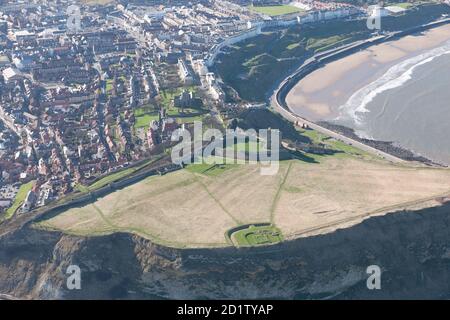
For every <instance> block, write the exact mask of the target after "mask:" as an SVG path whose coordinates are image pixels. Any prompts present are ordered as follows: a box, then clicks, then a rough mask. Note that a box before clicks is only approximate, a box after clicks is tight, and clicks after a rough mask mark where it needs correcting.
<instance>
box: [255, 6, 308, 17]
mask: <svg viewBox="0 0 450 320" xmlns="http://www.w3.org/2000/svg"><path fill="white" fill-rule="evenodd" d="M249 9H250V10H252V11H255V12H258V13H263V14H266V15H268V16H280V15H283V14H288V13H294V12H302V11H303V10H302V9H300V8H297V7H294V6H290V5H281V6H262V7H255V6H249Z"/></svg>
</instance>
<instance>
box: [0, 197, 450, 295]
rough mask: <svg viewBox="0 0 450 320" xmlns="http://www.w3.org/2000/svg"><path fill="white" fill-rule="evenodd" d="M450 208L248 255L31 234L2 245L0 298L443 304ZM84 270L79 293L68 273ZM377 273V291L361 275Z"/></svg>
mask: <svg viewBox="0 0 450 320" xmlns="http://www.w3.org/2000/svg"><path fill="white" fill-rule="evenodd" d="M449 227H450V206H449V205H447V206H442V207H439V208H432V209H426V210H421V211H416V212H400V213H395V214H389V215H386V216H383V217H374V218H370V219H368V220H366V221H364V222H363V223H361V224H359V225H356V226H354V227H351V228H347V229H342V230H338V231H336V232H334V233H330V234H326V235H320V236H314V237H308V238H302V239H298V240H294V241H289V242H286V243H284V244H282V245H278V246H272V247H266V248H253V249H235V248H221V249H189V250H179V249H171V248H166V247H161V246H159V245H155V244H153V243H151V242H150V241H148V240H145V239H142V238H140V237H138V236H134V235H129V234H114V235H110V236H102V237H89V238H88V237H76V236H69V235H64V234H61V233H57V232H45V231H39V230H34V229H31V228H29V227H27V226H25V227H22V228H19V229H18V230H15V231H13V232H9V233H6V234H4V235H3V236H2V237H1V238H0V293H3V294H9V295H12V296H15V297H20V298H48V299H64V298H75V299H82V298H83V299H84V298H105V299H109V298H123V299H126V298H138V299H140V298H145V299H151V298H153V299H157V298H327V297H334V298H342V299H346V298H368V299H371V298H448V297H449V296H450V231H449V230H450V229H449ZM72 264H75V265H78V266H79V267H80V268H81V290H68V289H67V287H66V279H67V275H66V270H67V267H68V266H69V265H72ZM373 264H375V265H379V266H380V268H381V270H382V275H381V290H368V289H367V287H366V280H367V278H368V276H369V275H368V274H366V268H367V267H368V266H369V265H373Z"/></svg>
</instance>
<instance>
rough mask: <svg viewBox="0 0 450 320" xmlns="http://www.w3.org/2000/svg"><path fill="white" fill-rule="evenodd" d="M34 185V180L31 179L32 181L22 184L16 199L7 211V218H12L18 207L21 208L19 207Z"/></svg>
mask: <svg viewBox="0 0 450 320" xmlns="http://www.w3.org/2000/svg"><path fill="white" fill-rule="evenodd" d="M33 185H34V181H30V182H28V183H25V184H23V185H21V186H20V188H19V192H17V195H16V197H15V199H14V202H13V204H12V205H11V207H9V208H8V210H6V212H5V219H10V218H11V217H12V216H13V215H14V213H15V212H16V211H17V209H19V207H20V206H21V205H22V203H23V202H24V200H25V198H26V196H27V194H28V191H30V190H31V189H32V188H33Z"/></svg>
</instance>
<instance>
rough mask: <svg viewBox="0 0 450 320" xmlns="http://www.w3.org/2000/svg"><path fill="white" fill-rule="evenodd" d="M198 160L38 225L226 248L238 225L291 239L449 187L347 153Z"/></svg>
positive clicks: (444, 176)
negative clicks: (275, 162)
mask: <svg viewBox="0 0 450 320" xmlns="http://www.w3.org/2000/svg"><path fill="white" fill-rule="evenodd" d="M315 138H316V137H315ZM329 143H332V142H330V141H329ZM196 166H197V165H191V166H189V167H188V168H187V169H185V170H180V171H176V172H173V173H170V174H167V175H165V176H156V177H150V178H147V179H145V180H143V181H141V182H138V183H136V184H134V185H132V186H129V187H126V188H124V189H122V190H119V191H116V192H114V193H111V194H109V195H107V196H105V197H102V198H99V199H98V200H97V201H96V202H95V203H93V204H89V205H85V206H83V207H80V208H72V209H70V210H67V211H66V212H63V213H61V214H59V215H57V216H55V217H53V218H51V219H49V220H46V221H42V222H40V223H39V224H38V227H41V228H45V229H50V230H62V231H64V232H67V233H71V234H78V235H102V234H109V233H113V232H131V233H136V234H139V235H141V236H143V237H146V238H148V239H152V240H154V241H156V242H158V243H161V244H165V245H169V246H175V247H211V246H227V245H229V243H228V242H227V240H226V237H225V232H227V230H230V229H232V228H235V227H238V226H241V225H247V224H255V223H272V224H273V225H274V226H275V227H277V228H278V229H279V230H280V231H281V233H282V237H283V238H284V239H291V238H294V237H299V236H303V235H306V234H318V233H324V232H330V231H332V230H335V229H337V228H340V227H345V226H350V225H353V224H356V223H359V222H360V221H361V220H362V219H364V218H366V217H368V216H370V215H378V214H385V213H387V212H393V211H398V210H402V209H405V208H420V207H429V206H434V205H439V201H438V200H437V198H439V197H441V196H443V195H446V194H449V193H450V170H447V169H436V168H425V167H417V166H415V167H408V166H404V165H392V164H389V163H387V162H384V161H381V160H378V159H374V158H370V157H365V156H362V155H353V154H345V156H321V157H317V158H316V162H315V163H308V162H305V161H301V160H287V161H282V162H281V163H280V168H279V171H278V173H277V174H276V175H273V176H262V175H260V168H259V165H231V166H228V165H227V166H222V167H220V166H207V165H199V166H198V167H196ZM255 241H256V240H255Z"/></svg>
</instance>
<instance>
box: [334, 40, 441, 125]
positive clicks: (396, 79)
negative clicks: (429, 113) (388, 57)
mask: <svg viewBox="0 0 450 320" xmlns="http://www.w3.org/2000/svg"><path fill="white" fill-rule="evenodd" d="M449 53H450V41H448V42H446V43H445V44H444V45H443V46H441V47H438V48H434V49H432V50H429V51H427V52H424V53H422V54H420V55H418V56H415V57H412V58H410V59H407V60H405V61H402V62H400V63H399V64H397V65H395V66H392V67H391V68H390V69H389V70H388V71H387V72H386V73H385V74H384V75H382V76H381V77H380V78H378V79H377V80H375V81H373V82H372V83H370V84H368V85H367V86H365V87H363V88H361V89H359V90H358V91H356V92H355V93H354V94H353V95H352V96H351V97H350V98H349V99H348V100H347V102H346V103H345V104H344V105H342V106H340V107H339V111H340V115H339V117H338V118H337V119H336V120H351V121H352V122H354V124H355V125H356V126H357V127H359V128H361V127H363V114H364V113H367V112H370V110H369V109H367V105H368V104H369V103H370V102H371V101H372V100H373V99H374V98H375V97H376V96H377V95H378V94H380V93H382V92H384V91H386V90H390V89H394V88H398V87H400V86H402V85H404V84H405V83H406V82H408V81H409V80H411V79H412V76H413V73H414V70H415V69H416V68H417V67H419V66H421V65H424V64H426V63H429V62H431V61H433V60H434V59H435V58H437V57H440V56H442V55H445V54H449Z"/></svg>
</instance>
